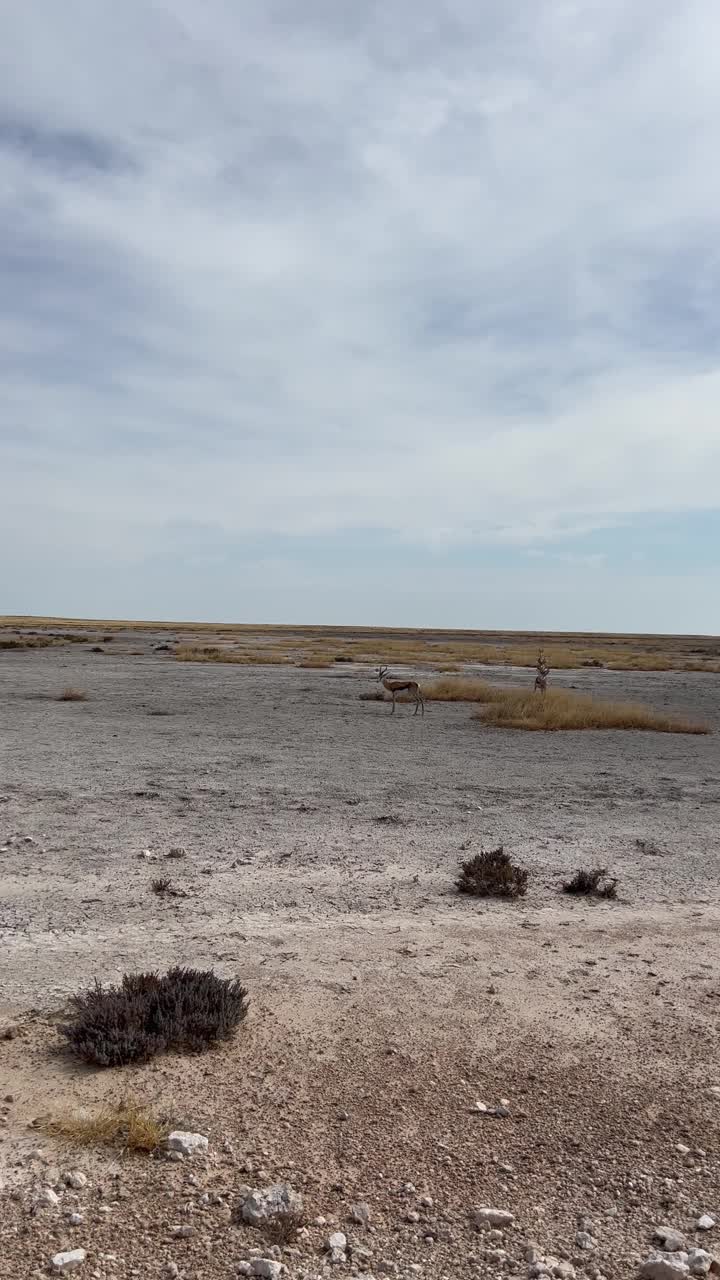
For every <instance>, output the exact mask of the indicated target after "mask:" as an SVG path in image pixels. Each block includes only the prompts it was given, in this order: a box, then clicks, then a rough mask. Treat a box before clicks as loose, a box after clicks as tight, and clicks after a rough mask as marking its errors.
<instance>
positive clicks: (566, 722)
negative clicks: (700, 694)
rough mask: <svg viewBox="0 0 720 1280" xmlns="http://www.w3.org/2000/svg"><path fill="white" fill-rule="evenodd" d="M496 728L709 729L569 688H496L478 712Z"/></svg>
mask: <svg viewBox="0 0 720 1280" xmlns="http://www.w3.org/2000/svg"><path fill="white" fill-rule="evenodd" d="M479 718H480V719H481V720H482V721H483V723H484V724H487V725H491V726H493V727H494V728H496V729H530V730H545V731H547V732H552V731H555V730H558V729H640V730H646V731H653V732H655V733H693V734H702V733H709V732H710V729H709V728H708V726H707V725H704V724H701V723H699V722H697V721H694V720H686V719H684V718H683V717H679V716H672V715H666V714H665V713H664V712H660V711H653V709H652V707H644V706H642V705H641V704H640V703H635V702H603V701H601V700H600V699H598V698H592V697H590V696H589V695H588V694H581V693H574V692H573V691H572V690H570V689H552V690H548V692H547V693H546V694H540V693H534V692H533V691H531V690H524V689H504V690H502V689H498V690H496V691H494V694H493V698H492V701H491V702H490V705H489V706H488V707H487V708H486V709H485V710H483V711H481V712H479Z"/></svg>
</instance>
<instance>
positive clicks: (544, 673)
mask: <svg viewBox="0 0 720 1280" xmlns="http://www.w3.org/2000/svg"><path fill="white" fill-rule="evenodd" d="M535 666H536V667H537V675H536V676H535V693H537V692H538V691H539V692H540V693H545V692H546V691H547V679H548V676H549V675H550V668H549V666H548V664H547V658H546V657H545V654H544V653H543V651H542V649H541V650H540V652H539V654H538V660H537V662H536V664H535Z"/></svg>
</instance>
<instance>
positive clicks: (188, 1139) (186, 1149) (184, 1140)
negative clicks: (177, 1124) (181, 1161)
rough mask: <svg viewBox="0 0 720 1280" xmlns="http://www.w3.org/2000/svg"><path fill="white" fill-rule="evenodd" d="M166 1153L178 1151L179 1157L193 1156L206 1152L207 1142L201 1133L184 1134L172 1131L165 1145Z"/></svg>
mask: <svg viewBox="0 0 720 1280" xmlns="http://www.w3.org/2000/svg"><path fill="white" fill-rule="evenodd" d="M166 1146H167V1149H168V1151H178V1152H179V1153H180V1155H181V1156H194V1155H196V1154H197V1152H199V1151H207V1149H208V1140H207V1138H206V1137H205V1136H204V1135H203V1134H202V1133H185V1132H184V1130H182V1129H173V1132H172V1133H171V1134H169V1135H168V1139H167V1143H166Z"/></svg>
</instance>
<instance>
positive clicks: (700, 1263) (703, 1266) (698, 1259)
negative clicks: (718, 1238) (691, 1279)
mask: <svg viewBox="0 0 720 1280" xmlns="http://www.w3.org/2000/svg"><path fill="white" fill-rule="evenodd" d="M712 1264H713V1258H712V1254H711V1253H707V1252H706V1250H705V1249H691V1250H690V1252H689V1254H688V1266H689V1268H690V1275H691V1276H706V1275H709V1274H710V1268H711V1266H712Z"/></svg>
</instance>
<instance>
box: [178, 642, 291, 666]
mask: <svg viewBox="0 0 720 1280" xmlns="http://www.w3.org/2000/svg"><path fill="white" fill-rule="evenodd" d="M175 657H176V659H177V661H178V662H227V663H231V664H233V665H235V666H243V667H268V666H284V665H286V664H287V663H288V662H290V658H289V657H287V656H286V655H285V654H275V653H273V652H271V651H269V650H263V651H258V652H255V653H251V652H249V651H247V650H243V649H220V648H218V646H217V645H204V646H202V647H200V648H194V647H193V646H192V645H179V646H178V648H177V649H176V650H175Z"/></svg>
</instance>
